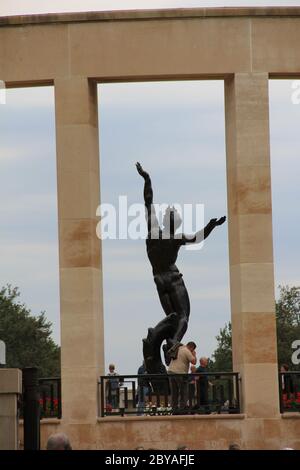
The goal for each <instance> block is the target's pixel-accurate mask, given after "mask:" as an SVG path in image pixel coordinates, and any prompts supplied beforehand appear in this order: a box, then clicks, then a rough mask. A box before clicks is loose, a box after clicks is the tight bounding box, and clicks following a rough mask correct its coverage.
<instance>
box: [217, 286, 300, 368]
mask: <svg viewBox="0 0 300 470" xmlns="http://www.w3.org/2000/svg"><path fill="white" fill-rule="evenodd" d="M279 293H280V295H279V299H278V301H277V302H276V327H277V351H278V365H280V364H288V365H289V368H290V369H291V370H293V369H294V370H295V369H297V366H296V367H295V365H293V364H292V362H291V357H292V353H293V349H292V343H293V341H295V340H300V287H289V286H279ZM216 339H217V348H216V350H215V352H214V353H213V354H212V360H211V361H210V370H212V371H219V372H227V371H232V340H231V323H230V322H229V323H228V324H225V327H224V328H223V329H221V330H220V333H219V335H218V336H216Z"/></svg>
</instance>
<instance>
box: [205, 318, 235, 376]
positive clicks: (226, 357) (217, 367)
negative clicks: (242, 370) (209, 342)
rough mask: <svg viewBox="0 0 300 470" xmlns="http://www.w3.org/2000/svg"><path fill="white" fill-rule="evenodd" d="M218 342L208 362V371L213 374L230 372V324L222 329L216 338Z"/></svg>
mask: <svg viewBox="0 0 300 470" xmlns="http://www.w3.org/2000/svg"><path fill="white" fill-rule="evenodd" d="M216 340H217V342H218V346H217V349H216V350H215V352H214V353H213V355H212V360H210V361H209V370H210V371H212V372H214V371H218V372H230V371H232V339H231V323H230V322H229V323H228V324H227V323H226V324H225V326H224V328H222V329H221V330H220V333H219V335H217V336H216Z"/></svg>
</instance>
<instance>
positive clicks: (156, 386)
mask: <svg viewBox="0 0 300 470" xmlns="http://www.w3.org/2000/svg"><path fill="white" fill-rule="evenodd" d="M178 379H180V380H181V381H182V382H184V385H183V387H184V389H185V392H184V393H185V397H186V401H185V400H184V401H185V404H183V403H181V405H179V406H178V408H176V409H174V408H172V394H171V388H172V387H173V389H174V384H172V380H178ZM239 382H240V381H239V373H237V372H217V373H213V372H207V373H200V374H198V373H197V374H146V375H123V376H101V377H100V378H99V382H98V387H99V388H98V391H99V394H98V396H99V412H98V414H99V416H101V417H104V416H124V415H138V416H139V415H153V416H155V415H156V416H158V415H171V414H210V413H215V414H221V413H222V414H223V413H240V387H239Z"/></svg>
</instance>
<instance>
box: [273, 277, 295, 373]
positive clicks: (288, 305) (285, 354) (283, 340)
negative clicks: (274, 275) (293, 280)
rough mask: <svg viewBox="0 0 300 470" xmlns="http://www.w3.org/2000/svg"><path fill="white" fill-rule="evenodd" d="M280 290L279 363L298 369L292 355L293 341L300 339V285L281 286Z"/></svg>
mask: <svg viewBox="0 0 300 470" xmlns="http://www.w3.org/2000/svg"><path fill="white" fill-rule="evenodd" d="M279 290H280V296H279V300H278V301H277V302H276V326H277V351H278V363H279V364H288V365H289V366H290V369H298V367H297V366H296V367H295V366H294V365H293V364H292V362H291V356H292V352H293V350H292V343H293V341H295V340H297V339H298V340H299V339H300V287H289V286H279Z"/></svg>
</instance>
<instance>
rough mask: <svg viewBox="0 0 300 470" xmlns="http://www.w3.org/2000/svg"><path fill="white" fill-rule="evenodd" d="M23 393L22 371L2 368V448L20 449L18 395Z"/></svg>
mask: <svg viewBox="0 0 300 470" xmlns="http://www.w3.org/2000/svg"><path fill="white" fill-rule="evenodd" d="M21 393H22V372H21V371H20V370H19V369H0V450H18V448H19V419H18V396H19V395H21Z"/></svg>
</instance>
